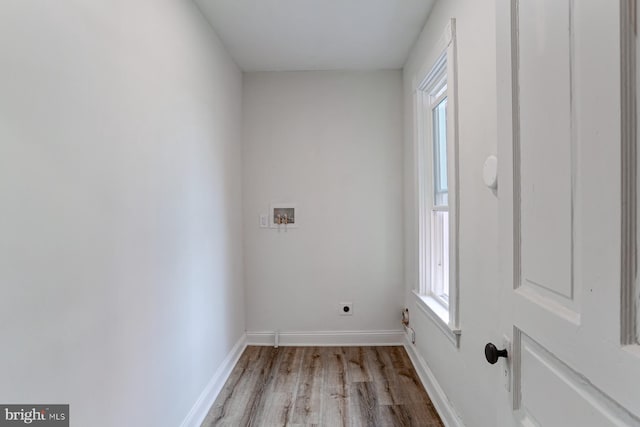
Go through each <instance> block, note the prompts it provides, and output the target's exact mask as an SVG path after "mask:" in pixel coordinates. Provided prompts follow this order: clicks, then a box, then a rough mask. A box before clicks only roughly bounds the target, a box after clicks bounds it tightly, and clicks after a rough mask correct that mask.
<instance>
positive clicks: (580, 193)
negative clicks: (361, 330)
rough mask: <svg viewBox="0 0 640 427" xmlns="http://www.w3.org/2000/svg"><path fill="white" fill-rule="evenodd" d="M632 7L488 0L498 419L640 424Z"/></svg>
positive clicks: (580, 0)
mask: <svg viewBox="0 0 640 427" xmlns="http://www.w3.org/2000/svg"><path fill="white" fill-rule="evenodd" d="M631 6H632V3H631V0H621V1H613V0H610V1H602V0H497V2H496V13H497V21H496V22H497V32H496V38H497V40H496V43H497V73H498V76H497V77H498V82H497V86H498V159H499V175H498V176H499V183H498V199H499V212H500V257H501V275H502V284H503V286H502V295H501V307H502V308H501V312H500V317H501V321H500V325H501V326H500V328H501V331H500V333H499V334H497V335H496V336H494V337H488V338H490V339H492V341H493V342H494V343H495V344H496V346H497V347H501V345H502V341H503V338H502V337H503V336H504V337H506V338H507V339H508V340H510V341H511V348H510V349H509V350H510V352H509V353H510V354H509V359H508V360H507V359H501V360H500V361H499V362H498V364H497V365H496V367H494V368H492V369H499V370H500V372H501V373H502V372H505V371H506V372H510V377H511V378H510V381H508V384H509V386H508V387H504V386H503V384H496V393H499V394H501V395H502V396H503V397H504V398H501V399H498V401H499V402H500V404H499V407H498V414H497V417H498V422H499V425H500V426H516V425H527V426H529V425H533V426H536V425H540V426H562V427H569V426H580V427H585V426H586V427H589V426H594V427H596V426H597V427H602V426H610V425H611V426H614V425H620V426H640V349H639V348H638V345H637V341H636V340H635V339H629V338H628V337H629V335H630V331H635V326H636V325H635V323H634V322H635V321H636V316H635V314H633V315H632V313H630V311H629V310H631V311H633V308H634V306H635V300H634V292H633V289H632V288H633V287H632V283H633V281H634V280H635V256H636V255H635V240H636V239H635V222H636V218H635V206H634V208H633V209H631V208H629V206H628V202H629V197H631V196H630V194H631V193H632V192H635V190H636V189H635V187H636V185H635V181H633V180H634V179H635V175H634V174H633V173H634V171H635V166H636V164H635V161H636V160H635V156H634V159H633V162H634V163H630V162H626V163H625V162H623V160H624V159H626V158H627V157H628V154H629V152H631V151H632V152H633V153H635V151H633V150H635V139H634V140H633V141H631V136H630V134H631V135H632V136H633V138H635V122H636V119H635V98H634V102H629V99H628V98H629V96H628V92H629V89H630V88H631V87H633V88H634V89H633V92H634V93H633V97H635V86H634V84H631V80H633V79H635V74H633V78H629V73H627V71H628V70H629V69H630V68H632V66H631V65H630V64H632V63H633V61H632V60H631V59H632V58H634V53H635V51H634V50H633V49H630V47H629V43H627V42H628V41H629V40H631V41H633V42H634V40H632V38H633V37H635V36H633V35H631V32H632V30H631V26H632V25H631V23H633V21H634V20H633V19H632V18H631V16H630V11H631V10H633V9H632V7H631ZM623 42H624V43H623ZM632 45H633V43H632ZM634 49H635V47H634ZM634 70H635V68H634ZM627 80H629V81H627ZM631 113H633V114H634V115H633V117H632V116H631ZM630 129H633V131H631V130H630ZM632 142H633V144H632ZM632 146H633V150H632V149H631V148H630V147H632ZM631 181H633V184H632V185H630V184H629V183H630V182H631ZM623 183H624V185H623ZM634 194H635V193H634ZM632 199H633V202H634V203H635V200H636V199H635V196H633V197H632ZM623 202H624V203H623ZM630 213H633V218H632V217H631V215H630ZM630 233H632V234H633V236H634V237H633V238H632V239H630V238H627V236H628V235H629V234H630ZM631 276H633V277H631ZM632 335H633V336H634V337H635V334H632ZM505 368H506V370H505ZM506 388H508V389H509V390H507V389H506Z"/></svg>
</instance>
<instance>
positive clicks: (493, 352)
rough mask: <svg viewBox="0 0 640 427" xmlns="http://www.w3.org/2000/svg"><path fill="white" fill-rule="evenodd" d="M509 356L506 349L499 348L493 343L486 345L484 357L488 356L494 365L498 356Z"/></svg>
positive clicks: (488, 360)
mask: <svg viewBox="0 0 640 427" xmlns="http://www.w3.org/2000/svg"><path fill="white" fill-rule="evenodd" d="M507 356H508V354H507V350H506V349H504V350H498V349H497V348H496V346H495V345H493V344H492V343H489V344H487V345H485V346H484V357H486V358H487V362H489V363H491V364H492V365H493V364H495V363H496V362H497V361H498V358H500V357H507Z"/></svg>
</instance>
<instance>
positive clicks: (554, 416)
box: [515, 331, 635, 427]
mask: <svg viewBox="0 0 640 427" xmlns="http://www.w3.org/2000/svg"><path fill="white" fill-rule="evenodd" d="M515 338H516V339H517V340H519V341H520V342H519V347H520V349H521V350H520V352H521V362H520V363H521V365H522V366H521V377H520V379H519V384H518V387H519V392H520V396H521V397H520V403H519V406H520V408H519V409H520V411H519V412H520V416H521V417H522V420H523V421H525V420H526V421H528V422H529V423H531V424H532V425H540V426H549V427H554V426H557V427H565V426H567V425H568V424H567V415H569V417H570V422H571V423H572V424H571V425H576V426H589V425H597V426H626V425H632V424H633V423H634V422H635V420H634V419H633V416H632V415H631V414H629V412H628V411H626V410H625V409H624V408H621V407H620V406H619V405H617V404H616V402H614V401H613V400H611V399H610V398H609V397H607V396H606V395H605V394H604V393H602V392H601V391H600V390H598V389H597V388H595V387H594V386H593V385H592V384H590V383H589V382H588V381H587V380H586V379H585V378H584V377H583V376H582V375H580V374H579V373H578V372H576V371H574V370H573V369H571V368H570V367H569V366H567V365H566V364H565V363H564V362H562V361H561V360H560V359H558V358H557V357H555V356H554V355H553V354H552V353H551V352H549V351H547V350H546V349H545V348H544V347H543V346H541V345H540V344H538V343H537V342H536V341H535V340H533V339H531V338H530V337H528V336H527V335H525V334H523V333H521V332H519V331H516V334H515ZM550 390H552V391H553V393H552V394H550Z"/></svg>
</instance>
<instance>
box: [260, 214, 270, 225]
mask: <svg viewBox="0 0 640 427" xmlns="http://www.w3.org/2000/svg"><path fill="white" fill-rule="evenodd" d="M268 227H269V215H265V214H260V228H268Z"/></svg>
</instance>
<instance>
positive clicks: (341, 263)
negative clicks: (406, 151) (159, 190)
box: [243, 71, 403, 332]
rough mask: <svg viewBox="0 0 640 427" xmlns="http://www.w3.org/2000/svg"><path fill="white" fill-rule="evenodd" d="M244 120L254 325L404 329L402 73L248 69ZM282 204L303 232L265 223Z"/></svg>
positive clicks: (261, 328) (250, 303) (248, 264)
mask: <svg viewBox="0 0 640 427" xmlns="http://www.w3.org/2000/svg"><path fill="white" fill-rule="evenodd" d="M243 117H244V124H243V130H244V133H243V138H244V175H243V185H244V212H245V213H244V238H245V240H244V251H245V283H246V294H247V296H246V301H247V305H246V309H247V330H248V331H250V332H255V331H273V330H275V329H280V330H281V331H283V332H287V331H305V332H309V331H363V330H367V331H372V330H394V329H395V330H398V329H400V327H399V326H400V325H399V312H400V308H401V307H402V299H403V297H402V294H403V291H402V289H403V285H402V282H403V278H402V241H403V236H402V212H403V197H402V75H401V72H400V71H372V72H326V71H320V72H286V73H246V74H245V75H244V87H243ZM271 202H296V203H297V207H298V212H297V218H296V221H297V222H299V226H300V228H298V229H294V230H289V231H288V232H286V233H285V232H284V231H282V232H280V233H278V232H277V231H276V230H273V229H261V228H259V220H258V219H259V214H260V213H267V212H268V209H269V204H270V203H271ZM341 301H349V302H353V304H354V314H353V316H352V317H345V316H339V315H338V309H337V307H338V303H339V302H341Z"/></svg>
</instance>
